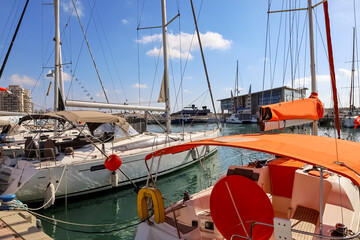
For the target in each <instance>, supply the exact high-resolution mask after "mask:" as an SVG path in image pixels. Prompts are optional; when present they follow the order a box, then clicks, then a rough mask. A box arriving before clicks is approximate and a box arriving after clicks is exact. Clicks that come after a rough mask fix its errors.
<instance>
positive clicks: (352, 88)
mask: <svg viewBox="0 0 360 240" xmlns="http://www.w3.org/2000/svg"><path fill="white" fill-rule="evenodd" d="M354 75H355V28H353V55H352V66H351V87H350V111H353V110H354V105H355V96H354V94H355V90H354V89H355V87H354V84H355V83H354Z"/></svg>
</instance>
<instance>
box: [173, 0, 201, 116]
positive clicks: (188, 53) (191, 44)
mask: <svg viewBox="0 0 360 240" xmlns="http://www.w3.org/2000/svg"><path fill="white" fill-rule="evenodd" d="M203 2H204V1H203V0H202V1H201V3H200V7H199V11H198V13H197V19H196V21H199V19H200V14H201V10H202V6H203ZM193 32H194V34H193V35H192V38H191V41H190V46H189V50H188V52H187V56H186V61H185V65H184V69H183V70H182V72H181V73H180V74H181V80H180V85H181V86H183V82H184V77H185V71H186V68H187V64H188V62H189V59H190V56H191V48H192V47H193V42H194V38H195V32H196V28H195V27H194V30H193ZM180 90H181V89H180V88H179V89H178V92H177V93H176V96H175V98H176V99H175V105H177V100H178V96H179V94H180ZM181 94H183V92H182V93H181ZM182 106H184V103H183V104H182ZM174 111H175V109H174Z"/></svg>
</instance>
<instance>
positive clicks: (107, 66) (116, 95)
mask: <svg viewBox="0 0 360 240" xmlns="http://www.w3.org/2000/svg"><path fill="white" fill-rule="evenodd" d="M95 2H96V1H94V8H95V12H96V13H97V14H98V12H97V11H96V10H97V9H96V6H95ZM88 4H89V5H90V3H89V2H88ZM89 7H90V6H89ZM98 19H99V22H101V19H100V17H99V15H98ZM92 20H93V24H94V27H95V31H96V35H97V37H98V41H99V44H100V48H101V52H102V54H103V57H104V61H105V65H106V68H107V70H108V74H109V77H110V80H111V84H112V86H113V89H114V93H115V97H116V100H117V102H118V103H120V101H119V97H118V94H117V92H116V88H115V84H114V79H113V76H112V74H111V71H110V67H109V63H108V60H107V58H106V55H105V51H104V47H103V44H102V41H101V38H100V34H99V31H98V27H97V25H96V22H95V19H94V18H92ZM102 33H103V34H102V37H104V38H105V39H107V38H106V34H105V32H104V31H103V32H102ZM110 52H111V50H110Z"/></svg>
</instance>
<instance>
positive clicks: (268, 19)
mask: <svg viewBox="0 0 360 240" xmlns="http://www.w3.org/2000/svg"><path fill="white" fill-rule="evenodd" d="M270 7H271V0H268V13H267V23H266V37H265V56H264V69H263V84H262V94H261V98H262V99H261V100H262V102H261V105H264V90H265V89H264V88H265V75H266V73H265V71H266V62H267V59H266V56H267V48H268V39H269V34H270V33H269V28H270V27H269V26H270V24H269V22H270Z"/></svg>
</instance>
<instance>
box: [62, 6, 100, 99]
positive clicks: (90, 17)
mask: <svg viewBox="0 0 360 240" xmlns="http://www.w3.org/2000/svg"><path fill="white" fill-rule="evenodd" d="M75 4H76V3H75ZM94 8H95V2H94V4H93V6H92V8H91V11H90V16H89V20H88V22H87V26H86V29H85V34H86V33H87V32H88V29H89V26H90V21H91V19H92V16H93V13H94ZM72 11H73V8H72V10H71V12H70V15H69V18H70V16H71V15H72ZM84 44H85V39H84V38H83V40H82V42H81V46H80V50H79V54H78V57H77V59H76V62H75V67H74V71H73V73H72V76H71V82H70V85H69V89H68V93H67V95H66V99H68V96H69V94H70V89H72V88H71V87H72V84H73V80H74V76H75V72H76V70H77V67H78V64H79V60H80V56H81V53H82V50H83V47H84ZM75 81H76V79H75Z"/></svg>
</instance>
